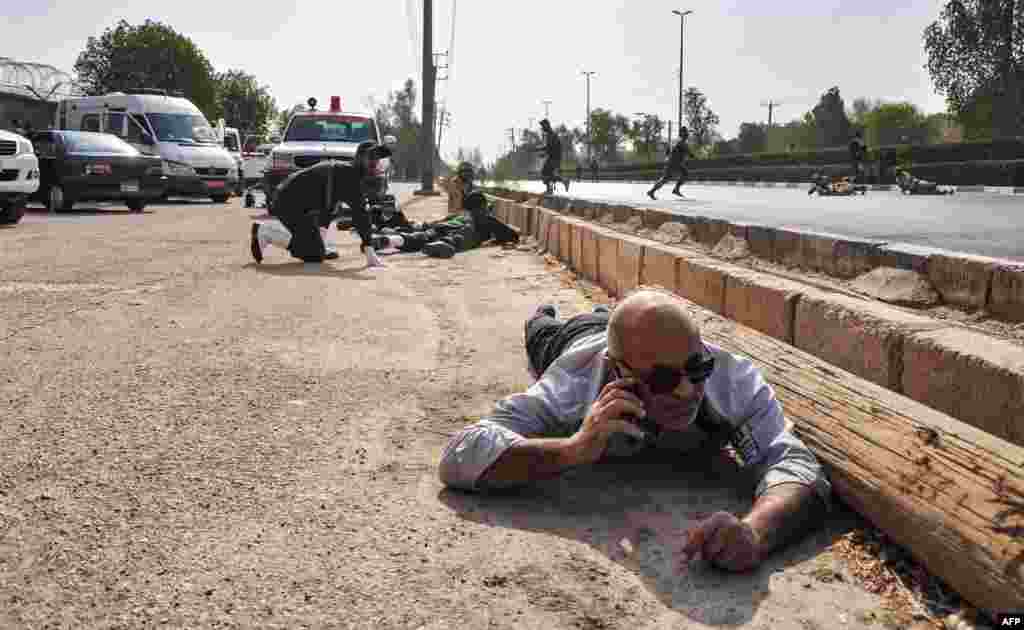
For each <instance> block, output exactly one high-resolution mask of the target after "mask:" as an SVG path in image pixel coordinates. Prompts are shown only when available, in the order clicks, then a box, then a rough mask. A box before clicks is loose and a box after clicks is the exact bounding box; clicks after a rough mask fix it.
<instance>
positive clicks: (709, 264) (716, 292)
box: [676, 257, 740, 315]
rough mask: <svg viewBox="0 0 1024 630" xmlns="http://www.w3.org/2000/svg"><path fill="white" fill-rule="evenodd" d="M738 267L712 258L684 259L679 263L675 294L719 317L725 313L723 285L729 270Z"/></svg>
mask: <svg viewBox="0 0 1024 630" xmlns="http://www.w3.org/2000/svg"><path fill="white" fill-rule="evenodd" d="M737 269H740V268H739V267H734V266H732V265H727V264H723V263H720V262H718V261H717V260H715V259H714V258H707V257H686V258H682V259H681V260H680V261H679V265H678V270H679V271H678V280H677V283H676V285H677V288H676V292H677V293H679V295H682V296H683V297H685V298H686V299H688V300H690V301H691V302H695V303H697V304H699V305H700V306H703V307H704V308H707V309H710V310H712V311H714V312H716V313H718V314H719V315H721V314H723V313H724V312H725V284H726V278H727V277H728V275H729V271H730V270H733V271H735V270H737Z"/></svg>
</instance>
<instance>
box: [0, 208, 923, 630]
mask: <svg viewBox="0 0 1024 630" xmlns="http://www.w3.org/2000/svg"><path fill="white" fill-rule="evenodd" d="M444 203H445V202H444V199H443V198H433V199H418V200H416V201H415V202H413V203H411V204H409V205H408V206H407V212H408V213H409V214H410V215H411V216H412V217H413V218H414V219H416V220H422V219H427V218H433V217H438V216H441V215H442V214H444V212H445V205H444ZM260 212H261V211H257V210H247V209H244V208H242V207H240V205H239V204H238V203H237V200H235V201H234V202H233V203H231V204H229V205H227V206H219V205H218V206H209V205H202V204H189V205H163V206H153V207H151V209H149V210H148V211H147V212H146V213H145V214H143V215H131V214H127V213H118V212H104V213H102V214H98V215H97V216H95V217H91V218H88V220H81V221H68V220H61V218H60V217H58V218H55V220H53V221H47V220H45V217H41V216H39V215H38V214H37V215H34V216H33V220H31V221H29V222H26V223H22V224H20V225H18V226H15V227H13V228H10V229H5V230H0V244H2V245H0V344H2V347H0V356H2V357H3V358H4V361H3V367H4V369H3V370H2V372H0V417H2V418H3V420H2V422H0V444H3V456H2V457H0V627H3V628H43V627H62V628H139V627H155V626H166V627H176V628H199V627H203V628H206V627H246V628H248V627H261V628H304V627H309V628H313V627H315V628H431V629H434V628H437V629H440V628H453V627H463V628H473V629H475V628H545V629H547V628H629V629H634V628H704V627H721V626H727V627H749V628H765V629H767V628H772V629H789V628H793V629H801V630H805V629H807V628H832V627H837V626H838V627H843V628H868V627H875V628H877V627H881V625H883V624H884V625H888V626H890V627H900V624H903V622H904V621H905V620H906V619H905V618H901V617H898V616H895V617H894V616H891V615H889V616H887V615H888V613H887V610H888V609H887V608H886V600H885V599H884V598H883V597H881V596H880V595H879V594H877V593H873V592H870V591H869V590H868V589H867V588H865V586H864V585H863V584H860V583H857V580H856V578H855V576H854V575H853V573H852V572H851V570H850V569H851V567H850V566H849V565H848V563H846V562H845V561H844V560H843V556H842V555H841V554H838V553H833V550H832V548H833V546H834V545H835V544H836V543H838V542H841V541H843V540H846V539H847V538H848V537H849V536H850V534H851V532H855V531H856V528H857V527H858V521H857V519H856V518H855V517H854V516H853V515H851V514H849V513H848V512H845V511H842V510H841V511H840V512H839V513H837V514H836V515H835V516H834V517H833V518H832V519H830V521H829V522H828V523H827V524H825V526H824V527H823V528H822V529H820V530H819V531H818V532H816V533H815V534H813V535H811V536H809V537H808V538H807V539H806V540H804V541H803V542H802V543H800V544H798V545H795V546H794V547H792V548H790V549H788V550H785V551H783V552H780V553H778V554H776V555H775V556H774V557H772V558H771V559H770V560H769V561H768V562H767V563H766V564H765V565H764V566H763V567H762V568H761V569H760V570H758V571H755V572H752V573H750V574H746V575H732V574H726V573H722V572H718V571H716V570H713V569H710V568H707V567H699V566H697V567H691V568H689V569H679V568H678V567H677V566H676V563H675V562H674V561H673V549H674V548H675V547H676V545H677V543H678V537H679V533H680V532H681V531H682V530H683V529H684V528H685V527H686V526H687V525H688V524H689V523H690V522H692V520H693V519H695V518H699V517H701V516H702V515H703V514H706V513H710V512H713V511H715V510H719V509H725V510H732V511H736V512H743V511H744V510H746V509H747V508H748V507H749V504H750V488H751V484H750V480H749V479H746V478H745V477H744V476H743V475H742V474H741V473H739V472H737V471H736V470H735V469H734V466H733V465H732V463H731V461H730V460H729V459H728V458H726V457H719V456H715V457H710V458H689V459H687V460H686V461H678V460H676V461H643V462H630V463H608V464H602V465H599V466H595V467H593V468H592V469H586V470H579V471H575V472H574V473H572V474H571V475H567V476H565V477H564V478H562V479H560V480H557V481H554V482H550V483H547V484H541V485H539V486H537V487H536V488H534V489H531V490H529V491H523V492H520V493H514V494H508V495H501V496H487V497H481V496H476V495H469V494H463V493H457V492H449V491H446V490H444V489H443V488H442V486H441V484H440V483H439V481H438V480H437V475H436V463H437V459H438V457H439V454H440V451H441V449H442V447H443V445H444V443H445V441H446V437H447V436H448V435H450V434H451V433H452V432H453V431H455V430H457V429H458V428H460V427H461V426H463V425H465V424H467V423H469V422H472V421H473V420H474V419H476V418H478V417H479V416H480V415H482V414H484V413H486V412H487V410H488V409H489V408H490V406H491V404H492V403H493V402H494V401H495V400H496V399H498V398H499V397H501V396H503V395H506V394H508V393H511V392H513V391H517V390H519V389H521V388H522V387H524V386H525V385H527V382H528V381H527V376H526V371H525V357H524V355H523V351H522V321H523V319H524V318H525V317H526V316H527V315H528V314H529V313H530V312H531V311H532V310H533V309H534V308H535V307H536V305H537V304H538V303H541V302H547V301H550V302H554V303H556V304H557V305H559V307H560V309H561V311H562V312H563V313H564V314H571V313H573V312H576V311H580V310H584V309H588V308H589V307H590V306H591V298H594V297H595V296H594V294H593V293H592V292H589V291H587V290H586V288H585V287H580V286H579V285H578V284H577V283H575V282H573V281H572V279H571V278H566V274H560V273H558V271H559V270H558V269H557V266H556V265H553V264H551V263H549V262H546V261H545V260H544V259H543V258H541V257H538V256H536V255H535V254H534V253H533V252H531V251H528V249H529V248H526V247H520V248H512V249H500V248H495V247H487V248H483V249H480V250H476V251H473V252H468V253H465V254H460V255H458V256H456V257H455V258H454V259H451V260H433V259H429V258H426V257H423V256H420V255H397V256H393V257H389V259H388V263H389V267H388V269H386V270H383V271H379V272H367V271H366V270H364V269H363V264H362V257H361V255H360V254H359V251H358V247H357V246H356V242H355V240H354V238H353V237H352V236H351V235H347V234H343V235H342V236H341V237H340V241H341V245H342V246H341V254H342V255H341V258H340V259H339V260H337V261H333V262H332V263H328V264H324V265H305V264H303V263H299V262H293V261H292V260H290V259H289V258H288V257H287V255H286V254H285V253H284V252H280V251H275V252H272V253H271V254H269V256H268V258H267V260H266V261H265V262H264V264H263V265H259V266H257V265H255V264H253V262H252V261H251V260H250V258H249V254H248V242H247V234H248V226H249V224H250V222H251V221H252V220H253V219H254V218H257V215H258V214H259V213H260ZM264 218H265V217H264ZM844 537H845V538H844ZM836 576H840V577H839V578H836ZM903 627H905V625H904V626H903Z"/></svg>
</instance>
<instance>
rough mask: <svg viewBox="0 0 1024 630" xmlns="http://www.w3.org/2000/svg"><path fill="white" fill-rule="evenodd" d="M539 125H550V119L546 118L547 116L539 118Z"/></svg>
mask: <svg viewBox="0 0 1024 630" xmlns="http://www.w3.org/2000/svg"><path fill="white" fill-rule="evenodd" d="M540 126H541V127H550V126H551V121H550V120H548V119H547V118H544V119H541V121H540Z"/></svg>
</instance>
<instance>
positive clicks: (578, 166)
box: [576, 162, 583, 182]
mask: <svg viewBox="0 0 1024 630" xmlns="http://www.w3.org/2000/svg"><path fill="white" fill-rule="evenodd" d="M576 181H578V182H582V181H583V164H581V163H580V162H576Z"/></svg>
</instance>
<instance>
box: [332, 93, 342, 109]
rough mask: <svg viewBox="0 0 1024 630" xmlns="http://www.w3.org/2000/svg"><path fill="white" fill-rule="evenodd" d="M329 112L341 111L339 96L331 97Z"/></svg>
mask: <svg viewBox="0 0 1024 630" xmlns="http://www.w3.org/2000/svg"><path fill="white" fill-rule="evenodd" d="M331 111H332V112H340V111H341V97H340V96H332V97H331Z"/></svg>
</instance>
